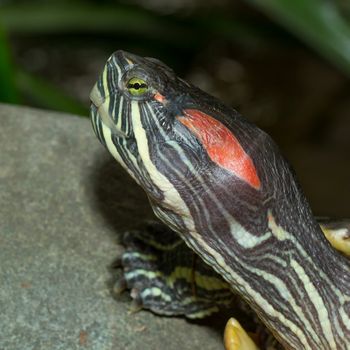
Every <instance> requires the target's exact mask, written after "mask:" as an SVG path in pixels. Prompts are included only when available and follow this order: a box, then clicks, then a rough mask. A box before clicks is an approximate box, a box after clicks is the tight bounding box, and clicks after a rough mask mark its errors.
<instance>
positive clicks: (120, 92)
mask: <svg viewBox="0 0 350 350" xmlns="http://www.w3.org/2000/svg"><path fill="white" fill-rule="evenodd" d="M134 78H137V79H141V81H144V82H146V83H145V84H144V85H142V89H143V90H142V93H140V94H138V95H134V92H135V90H137V92H140V91H141V90H140V88H139V86H137V87H136V88H135V85H132V89H133V90H132V89H131V87H130V86H131V85H130V81H131V79H134ZM132 81H134V80H132ZM91 99H92V102H93V104H92V121H93V126H94V130H95V133H96V135H97V137H98V138H99V139H100V141H101V142H102V143H103V144H104V145H105V146H106V147H107V149H108V150H109V151H110V152H111V154H112V155H113V156H114V157H115V158H116V160H117V161H118V162H119V163H120V164H121V165H122V166H123V167H124V168H125V169H126V170H127V171H128V173H129V174H130V175H131V176H132V177H133V178H134V179H135V181H136V182H137V183H138V184H139V185H141V186H142V187H143V189H144V190H145V191H146V193H147V195H148V197H149V199H150V202H151V205H152V208H153V210H154V212H155V214H156V215H157V216H158V217H159V218H160V219H161V220H162V221H163V222H164V223H166V224H167V225H168V226H169V227H170V228H172V229H173V230H175V231H176V232H177V233H178V234H179V235H180V236H181V238H182V239H184V241H185V242H186V243H187V245H188V246H189V247H191V248H192V249H193V250H194V251H195V252H196V253H197V254H199V255H200V256H201V257H202V259H203V260H205V261H206V262H207V263H208V264H209V265H210V266H212V267H213V268H214V269H215V270H216V271H217V272H218V273H219V274H220V275H221V276H222V277H223V278H224V279H225V280H226V281H227V282H228V283H229V284H230V286H231V288H232V289H233V290H234V291H235V292H236V293H238V294H239V295H240V296H241V297H242V298H243V299H244V300H246V301H247V302H248V303H249V304H250V306H251V307H252V308H253V310H254V311H255V312H256V313H257V315H258V316H259V318H260V319H261V320H262V322H263V323H264V324H265V325H266V326H267V327H268V328H269V329H270V330H271V332H272V333H273V334H274V336H275V337H276V338H277V339H278V340H279V341H280V342H281V343H282V345H283V346H284V347H285V348H287V349H298V350H300V349H349V348H350V263H349V261H348V260H347V259H346V258H345V257H344V256H343V255H341V254H340V253H338V252H336V251H335V250H334V249H332V247H331V246H330V244H329V242H328V241H327V240H326V239H325V237H324V236H323V234H322V232H321V229H320V227H319V225H318V224H317V222H316V220H315V218H314V217H313V215H312V212H311V210H310V207H309V205H308V203H307V201H306V199H305V197H304V195H303V193H302V191H301V189H300V187H299V186H298V184H297V182H296V180H295V176H294V174H293V171H292V170H291V168H290V166H289V165H288V163H287V162H286V161H285V159H284V158H283V157H282V156H281V154H280V152H279V150H278V147H277V146H276V145H275V143H274V142H273V141H272V140H271V138H270V137H269V136H268V135H267V134H266V133H264V132H263V131H262V130H260V129H259V128H257V127H256V126H255V125H253V124H251V123H249V122H248V121H247V120H245V119H244V118H243V117H242V116H240V115H239V114H238V113H237V112H236V111H235V110H233V109H231V108H228V107H227V106H225V105H223V104H222V103H221V102H220V101H218V100H217V99H215V98H213V97H211V96H209V95H207V94H206V93H204V92H203V91H201V90H199V89H197V88H195V87H194V86H192V85H190V84H188V83H186V82H184V81H183V80H181V79H179V78H178V77H176V75H175V74H174V73H173V72H172V70H171V69H170V68H168V67H167V66H165V65H164V64H163V63H161V62H159V61H157V60H154V59H147V58H141V57H138V56H136V55H132V54H128V53H125V52H123V51H117V52H116V53H115V54H113V55H112V56H111V58H110V59H109V60H108V62H107V65H106V67H105V70H104V72H103V73H102V75H101V78H100V79H99V81H98V82H97V84H96V86H95V88H94V89H93V91H92V94H91Z"/></svg>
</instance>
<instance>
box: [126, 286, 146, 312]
mask: <svg viewBox="0 0 350 350" xmlns="http://www.w3.org/2000/svg"><path fill="white" fill-rule="evenodd" d="M130 295H131V297H132V298H133V300H132V302H131V304H130V307H129V313H130V314H134V313H136V312H139V311H141V310H142V309H143V303H142V300H141V298H140V296H139V293H138V291H137V290H136V289H132V290H131V293H130Z"/></svg>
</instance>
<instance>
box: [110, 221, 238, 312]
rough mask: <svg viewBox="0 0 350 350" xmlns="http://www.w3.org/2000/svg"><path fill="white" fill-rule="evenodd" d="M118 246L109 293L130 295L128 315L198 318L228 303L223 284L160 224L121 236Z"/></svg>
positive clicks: (225, 288) (227, 287)
mask: <svg viewBox="0 0 350 350" xmlns="http://www.w3.org/2000/svg"><path fill="white" fill-rule="evenodd" d="M123 243H124V245H125V247H126V249H125V251H124V253H123V254H122V256H121V261H120V263H121V266H122V267H123V277H122V278H121V279H119V280H118V281H117V283H116V285H115V291H116V292H117V293H120V292H122V291H123V290H124V289H126V288H127V289H129V290H130V291H131V292H130V295H131V297H132V298H133V303H132V306H131V310H132V311H137V310H139V309H142V308H144V309H148V310H150V311H152V312H154V313H156V314H160V315H169V316H175V315H184V316H186V317H188V318H203V317H206V316H208V315H210V314H212V313H214V312H217V311H218V310H219V308H220V307H222V306H224V307H228V306H229V305H230V304H232V301H233V299H234V296H233V295H232V292H231V290H230V288H229V286H228V284H227V283H226V282H224V281H223V280H222V278H221V277H220V276H219V275H218V274H217V273H216V272H214V271H213V270H212V269H211V268H210V267H209V266H208V265H207V264H205V263H204V262H203V261H202V260H201V259H200V258H199V257H198V256H197V255H196V254H194V253H193V252H192V251H191V250H190V249H189V248H187V246H186V245H185V243H184V242H183V241H182V240H181V239H180V238H179V237H178V236H177V234H176V233H174V232H173V231H171V230H170V229H169V228H168V227H166V226H165V225H162V224H159V223H155V222H154V223H151V224H149V225H148V226H147V227H146V228H145V230H143V231H132V232H127V233H125V234H124V239H123Z"/></svg>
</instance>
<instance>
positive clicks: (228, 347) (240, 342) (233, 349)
mask: <svg viewBox="0 0 350 350" xmlns="http://www.w3.org/2000/svg"><path fill="white" fill-rule="evenodd" d="M224 344H225V350H259V348H258V347H257V346H256V344H255V343H254V341H253V340H252V338H251V337H250V336H249V335H248V334H247V332H246V331H245V330H244V328H242V326H241V325H240V324H239V322H238V321H237V320H236V319H234V318H230V319H229V320H228V321H227V323H226V327H225V333H224Z"/></svg>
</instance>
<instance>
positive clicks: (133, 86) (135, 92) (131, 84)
mask: <svg viewBox="0 0 350 350" xmlns="http://www.w3.org/2000/svg"><path fill="white" fill-rule="evenodd" d="M126 88H127V89H128V91H129V93H130V94H131V95H132V96H141V95H143V94H145V93H146V92H147V91H148V85H147V83H146V81H145V80H143V79H140V78H131V79H130V80H129V81H128V82H127V83H126Z"/></svg>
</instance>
